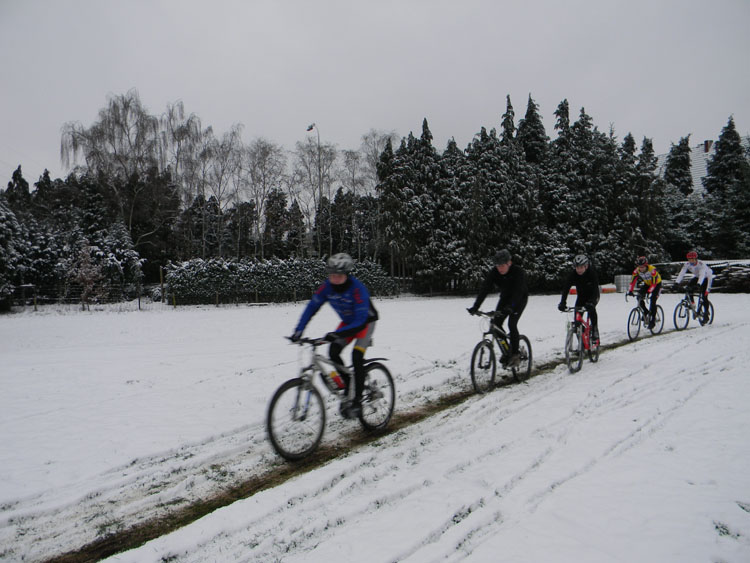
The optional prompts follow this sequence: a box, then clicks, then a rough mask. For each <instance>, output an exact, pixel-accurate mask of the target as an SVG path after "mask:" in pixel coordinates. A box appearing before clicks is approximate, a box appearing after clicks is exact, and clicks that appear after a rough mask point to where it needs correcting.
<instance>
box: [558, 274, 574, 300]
mask: <svg viewBox="0 0 750 563" xmlns="http://www.w3.org/2000/svg"><path fill="white" fill-rule="evenodd" d="M575 275H576V273H575V272H570V273H569V274H568V276H567V277H566V278H565V281H564V282H563V289H562V295H561V296H560V303H565V301H567V300H568V293H570V288H571V287H573V282H574V281H575V278H573V276H575Z"/></svg>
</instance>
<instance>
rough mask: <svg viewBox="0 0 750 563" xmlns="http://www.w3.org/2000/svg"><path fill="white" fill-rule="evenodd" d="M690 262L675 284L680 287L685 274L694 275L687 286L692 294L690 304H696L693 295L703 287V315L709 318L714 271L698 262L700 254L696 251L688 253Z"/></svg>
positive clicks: (703, 263) (683, 267)
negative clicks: (709, 296)
mask: <svg viewBox="0 0 750 563" xmlns="http://www.w3.org/2000/svg"><path fill="white" fill-rule="evenodd" d="M687 259H688V261H687V262H685V264H684V265H683V266H682V269H681V270H680V273H679V274H677V278H676V279H675V283H676V284H677V285H680V284H681V283H682V280H683V278H684V277H685V274H687V273H688V272H690V273H691V274H693V279H691V280H690V281H689V282H688V284H687V290H688V291H689V292H690V303H695V301H694V300H693V294H694V293H695V290H696V288H697V287H698V286H699V285H700V286H701V293H702V294H703V315H704V318H705V317H706V316H708V292H709V291H711V283H712V282H713V280H714V271H713V270H712V269H711V268H709V267H708V265H707V264H706V263H705V262H702V261H701V260H698V253H697V252H696V251H695V250H691V251H690V252H688V253H687Z"/></svg>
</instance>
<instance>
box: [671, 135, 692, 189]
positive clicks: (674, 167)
mask: <svg viewBox="0 0 750 563" xmlns="http://www.w3.org/2000/svg"><path fill="white" fill-rule="evenodd" d="M690 152H691V149H690V135H688V136H687V137H682V138H681V139H680V141H679V143H677V145H675V144H674V143H672V146H671V147H670V149H669V154H668V155H667V162H666V165H665V167H664V180H665V181H666V182H667V183H668V184H671V185H672V186H674V187H675V188H676V189H677V190H678V191H679V192H680V193H681V194H683V195H685V196H688V195H690V194H691V193H692V192H693V175H692V174H691V172H690V166H691V162H690Z"/></svg>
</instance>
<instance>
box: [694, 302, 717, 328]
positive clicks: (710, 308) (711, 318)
mask: <svg viewBox="0 0 750 563" xmlns="http://www.w3.org/2000/svg"><path fill="white" fill-rule="evenodd" d="M698 322H699V323H700V324H701V326H705V325H710V324H712V323H713V322H714V304H713V303H711V302H710V301H709V302H708V319H707V320H704V319H703V315H700V316H699V317H698Z"/></svg>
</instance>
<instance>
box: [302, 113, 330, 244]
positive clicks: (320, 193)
mask: <svg viewBox="0 0 750 563" xmlns="http://www.w3.org/2000/svg"><path fill="white" fill-rule="evenodd" d="M313 129H315V132H316V133H317V134H318V205H320V206H321V207H320V208H321V209H322V206H323V172H322V167H321V163H320V129H319V128H318V126H317V125H316V124H315V123H311V124H310V125H308V126H307V131H308V132H310V131H312V130H313ZM329 221H330V217H329ZM321 251H322V248H321V245H320V226H318V256H321V254H322V252H321Z"/></svg>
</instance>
